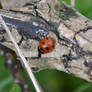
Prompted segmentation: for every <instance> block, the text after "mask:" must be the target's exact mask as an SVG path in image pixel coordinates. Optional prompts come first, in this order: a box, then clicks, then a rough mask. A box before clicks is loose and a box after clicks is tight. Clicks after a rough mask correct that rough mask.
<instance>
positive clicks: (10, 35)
mask: <svg viewBox="0 0 92 92" xmlns="http://www.w3.org/2000/svg"><path fill="white" fill-rule="evenodd" d="M0 20H1V22H2V25H3V26H4V28H5V30H6V32H7V33H8V35H9V37H10V39H11V41H12V42H13V44H14V46H15V48H16V50H17V52H18V54H19V56H20V58H21V61H22V63H23V65H24V67H25V69H26V71H27V72H28V74H29V77H30V79H31V80H32V83H33V85H34V87H35V89H36V92H42V90H41V88H40V86H39V84H38V82H37V81H36V78H35V76H34V74H33V72H32V70H31V68H30V67H29V65H28V63H27V60H26V59H25V57H24V55H23V54H22V52H21V50H20V49H19V47H18V45H17V43H16V42H15V40H14V38H13V36H12V34H11V32H10V30H9V28H8V27H7V25H6V24H5V22H4V20H3V18H2V16H0Z"/></svg>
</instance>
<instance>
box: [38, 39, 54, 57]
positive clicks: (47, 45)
mask: <svg viewBox="0 0 92 92" xmlns="http://www.w3.org/2000/svg"><path fill="white" fill-rule="evenodd" d="M54 48H55V39H54V38H52V37H48V38H42V39H41V41H40V42H39V45H38V53H39V54H38V57H41V54H45V53H49V52H52V51H53V50H54Z"/></svg>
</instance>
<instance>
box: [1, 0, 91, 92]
mask: <svg viewBox="0 0 92 92" xmlns="http://www.w3.org/2000/svg"><path fill="white" fill-rule="evenodd" d="M61 1H65V2H67V3H68V4H70V0H61ZM75 8H76V9H77V10H78V11H79V12H81V13H82V14H83V15H84V16H86V17H88V18H89V19H92V0H75ZM35 76H36V78H37V80H38V81H39V83H40V85H41V87H42V88H43V89H44V90H45V92H92V84H91V83H88V82H87V81H85V80H82V79H79V78H76V77H74V76H72V75H68V74H66V73H64V72H60V71H56V70H43V71H40V72H37V73H35ZM25 77H26V79H27V81H28V84H29V86H30V90H31V92H35V90H34V88H33V85H32V83H30V82H29V78H28V76H25ZM0 92H21V89H20V87H19V86H18V85H15V84H14V83H13V78H12V75H11V73H10V71H9V70H7V68H6V67H5V66H4V58H3V56H2V55H1V56H0Z"/></svg>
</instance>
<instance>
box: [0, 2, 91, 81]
mask: <svg viewBox="0 0 92 92" xmlns="http://www.w3.org/2000/svg"><path fill="white" fill-rule="evenodd" d="M0 15H2V16H3V17H4V19H5V21H6V23H7V25H8V26H9V27H10V29H11V32H12V35H13V36H14V38H15V39H16V41H17V43H18V42H19V41H20V40H21V37H23V38H24V39H23V41H22V43H20V45H19V47H20V49H21V50H22V52H23V54H24V56H25V57H26V58H27V60H28V62H29V64H30V67H31V68H32V69H33V70H34V71H39V70H43V69H46V68H49V69H57V70H60V71H64V72H67V73H69V74H73V75H75V76H77V77H80V78H83V79H85V80H87V81H89V82H92V21H91V20H89V19H87V18H86V17H84V16H83V15H81V14H80V13H79V12H77V11H76V10H75V9H73V8H71V7H70V6H68V5H67V4H65V3H64V2H59V1H57V0H40V1H39V2H34V3H33V2H30V3H29V4H27V5H25V7H23V8H20V9H16V10H15V9H14V10H12V11H10V10H8V11H6V10H0ZM8 20H9V21H8ZM12 20H13V21H14V22H12ZM25 23H28V24H27V25H25V29H26V30H29V29H30V30H31V31H27V32H30V35H29V34H28V33H27V34H26V35H25V34H24V33H25V30H24V29H23V25H24V24H25ZM19 24H20V25H19ZM21 25H22V26H21ZM30 25H31V27H30ZM33 26H35V28H37V30H36V33H35V35H33V36H32V35H31V34H33V31H32V30H34V29H33ZM39 27H40V28H39ZM39 30H41V33H42V34H41V33H40V34H39ZM34 32H35V31H34ZM44 35H45V36H50V37H53V38H54V39H55V40H56V46H55V50H54V51H53V52H51V53H48V54H43V55H42V57H41V58H39V59H37V58H33V57H37V55H38V50H37V47H38V43H39V41H40V39H41V38H40V37H44ZM37 37H38V38H39V40H38V39H37ZM0 43H1V44H2V45H4V46H6V47H8V48H10V49H12V50H13V51H15V52H16V50H15V48H14V46H13V44H12V43H11V41H10V39H9V37H8V35H7V33H6V32H5V31H4V29H3V27H2V25H1V24H0ZM16 54H17V52H16Z"/></svg>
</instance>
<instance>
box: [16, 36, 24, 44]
mask: <svg viewBox="0 0 92 92" xmlns="http://www.w3.org/2000/svg"><path fill="white" fill-rule="evenodd" d="M23 40H24V38H23V36H22V37H21V40H20V41H19V42H18V43H17V44H18V46H19V45H21V43H22V41H23Z"/></svg>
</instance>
